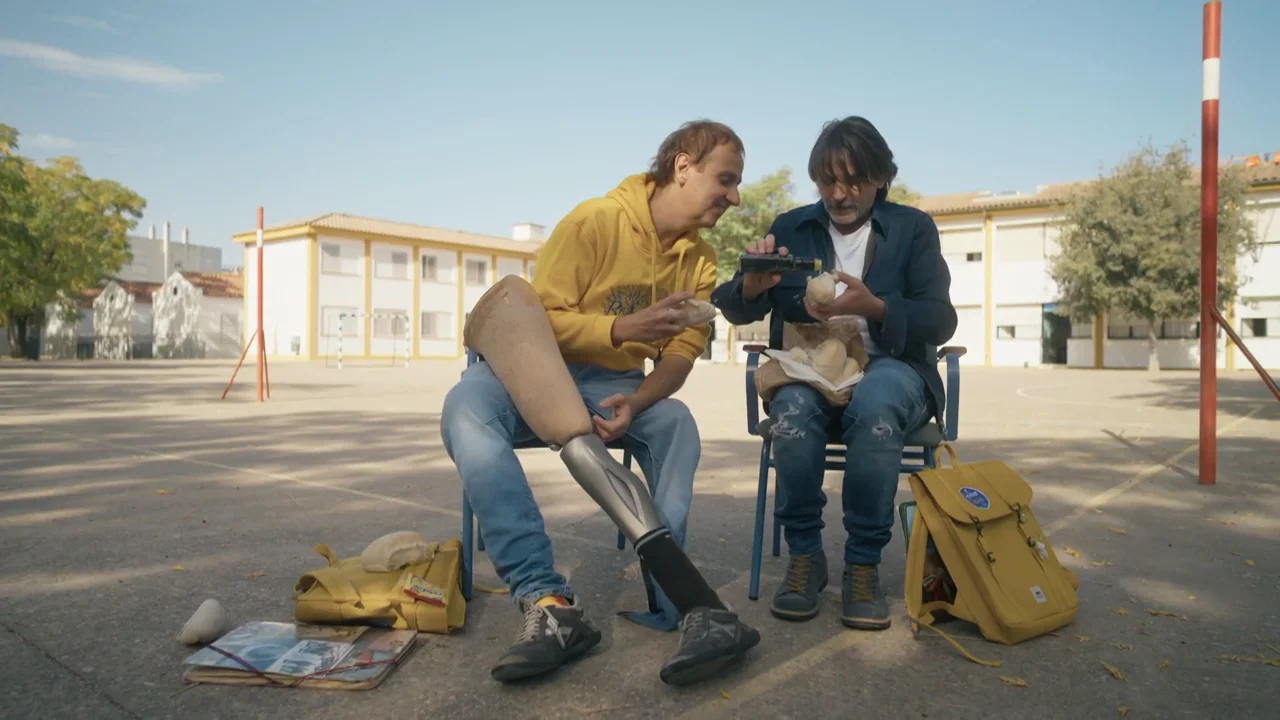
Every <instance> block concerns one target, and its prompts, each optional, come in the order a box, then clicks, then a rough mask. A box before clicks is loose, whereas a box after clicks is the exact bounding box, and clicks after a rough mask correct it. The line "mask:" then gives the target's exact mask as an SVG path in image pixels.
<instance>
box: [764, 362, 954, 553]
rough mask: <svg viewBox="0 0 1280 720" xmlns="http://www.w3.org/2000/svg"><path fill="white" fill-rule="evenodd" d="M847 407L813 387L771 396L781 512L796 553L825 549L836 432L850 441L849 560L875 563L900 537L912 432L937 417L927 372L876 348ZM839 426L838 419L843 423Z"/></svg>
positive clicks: (799, 386)
mask: <svg viewBox="0 0 1280 720" xmlns="http://www.w3.org/2000/svg"><path fill="white" fill-rule="evenodd" d="M865 372H866V374H865V376H864V377H863V378H862V380H860V381H859V382H858V384H857V385H855V386H854V388H853V397H852V398H851V399H850V401H849V404H848V405H847V406H845V407H832V406H831V404H830V403H829V402H827V400H826V399H824V398H823V397H822V395H821V394H820V393H819V392H818V391H817V390H815V389H813V388H812V387H810V386H808V385H803V384H794V385H785V386H783V387H781V388H779V389H778V391H777V392H776V393H775V394H774V396H773V399H772V400H771V401H770V403H769V416H770V417H771V418H772V420H773V428H772V436H773V454H774V463H775V468H776V469H775V473H776V477H777V488H778V489H777V497H776V498H775V501H774V503H775V512H776V514H777V518H778V521H779V522H781V523H782V527H783V531H784V533H783V537H784V538H785V539H786V541H787V548H788V549H789V551H790V553H791V554H792V555H807V554H811V553H816V552H818V551H820V550H821V549H822V529H823V527H825V525H824V523H823V521H822V510H823V508H824V507H825V506H826V504H827V496H826V493H824V492H823V491H822V479H823V475H824V474H825V464H826V452H825V448H826V445H827V442H828V437H829V434H836V433H834V432H833V431H832V429H833V428H837V427H838V428H839V430H840V432H839V436H840V437H841V438H842V440H843V442H844V443H845V444H846V445H847V446H848V452H847V455H846V459H845V468H844V486H843V490H842V493H841V495H842V499H843V501H844V529H845V532H846V533H847V534H848V537H847V538H846V540H845V545H844V561H845V562H846V563H854V564H859V565H875V564H878V563H879V562H880V554H881V551H882V550H883V549H884V547H885V546H886V545H888V544H889V540H890V538H892V537H893V521H894V520H893V519H894V515H893V501H894V497H895V496H896V494H897V490H898V475H899V472H900V469H901V466H902V450H903V445H904V443H903V440H904V438H905V437H906V436H907V435H908V434H910V433H912V432H915V431H916V430H919V429H920V428H921V427H923V426H924V425H925V424H926V423H927V422H928V421H929V418H930V417H931V415H932V413H931V412H930V409H929V399H928V394H927V389H926V386H925V383H924V379H923V378H921V377H920V375H919V373H917V372H916V371H915V370H913V369H912V368H911V366H909V365H907V364H906V363H904V362H902V361H901V360H897V359H896V358H892V357H889V356H886V355H873V356H871V362H870V363H868V364H867V368H866V371H865ZM837 422H838V423H839V425H836V423H837Z"/></svg>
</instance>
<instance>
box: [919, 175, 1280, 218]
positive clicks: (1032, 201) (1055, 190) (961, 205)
mask: <svg viewBox="0 0 1280 720" xmlns="http://www.w3.org/2000/svg"><path fill="white" fill-rule="evenodd" d="M1245 176H1246V177H1247V178H1248V179H1249V184H1250V185H1269V184H1272V183H1280V165H1277V164H1272V165H1262V166H1260V167H1250V168H1246V169H1245ZM1198 178H1199V176H1198V175H1197V180H1198ZM1091 182H1093V181H1092V180H1085V181H1081V182H1070V183H1058V184H1055V185H1042V186H1040V187H1039V188H1037V191H1036V192H1034V193H1017V194H1011V195H991V194H989V193H979V192H971V193H956V194H952V195H931V196H926V197H923V198H921V199H920V201H919V202H918V203H916V207H918V208H920V209H921V210H924V211H925V212H927V213H929V214H930V215H933V216H935V217H937V216H939V215H962V214H967V213H977V212H984V211H988V210H1015V209H1019V208H1034V207H1045V206H1049V205H1055V204H1057V203H1060V202H1063V201H1065V200H1066V199H1067V197H1069V196H1070V195H1071V193H1072V191H1074V190H1077V189H1080V188H1082V187H1084V186H1086V185H1088V184H1089V183H1091Z"/></svg>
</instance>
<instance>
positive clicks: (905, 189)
mask: <svg viewBox="0 0 1280 720" xmlns="http://www.w3.org/2000/svg"><path fill="white" fill-rule="evenodd" d="M920 198H921V196H920V193H918V192H916V191H914V190H912V189H911V186H910V185H907V184H906V183H904V182H901V181H896V180H895V181H894V183H893V184H892V185H890V186H889V200H890V201H891V202H896V203H898V204H900V205H911V206H912V207H915V206H916V205H919V204H920Z"/></svg>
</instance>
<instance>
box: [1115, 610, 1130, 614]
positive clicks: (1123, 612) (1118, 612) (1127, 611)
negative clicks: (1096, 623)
mask: <svg viewBox="0 0 1280 720" xmlns="http://www.w3.org/2000/svg"><path fill="white" fill-rule="evenodd" d="M1116 614H1117V615H1128V614H1129V608H1116Z"/></svg>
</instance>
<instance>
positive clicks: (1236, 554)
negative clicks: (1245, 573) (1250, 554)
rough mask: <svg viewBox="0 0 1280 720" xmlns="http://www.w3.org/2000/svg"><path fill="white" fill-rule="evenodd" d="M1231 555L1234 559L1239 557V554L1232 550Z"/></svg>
mask: <svg viewBox="0 0 1280 720" xmlns="http://www.w3.org/2000/svg"><path fill="white" fill-rule="evenodd" d="M1231 554H1232V555H1235V556H1236V557H1240V553H1238V552H1236V551H1235V550H1232V551H1231Z"/></svg>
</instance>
